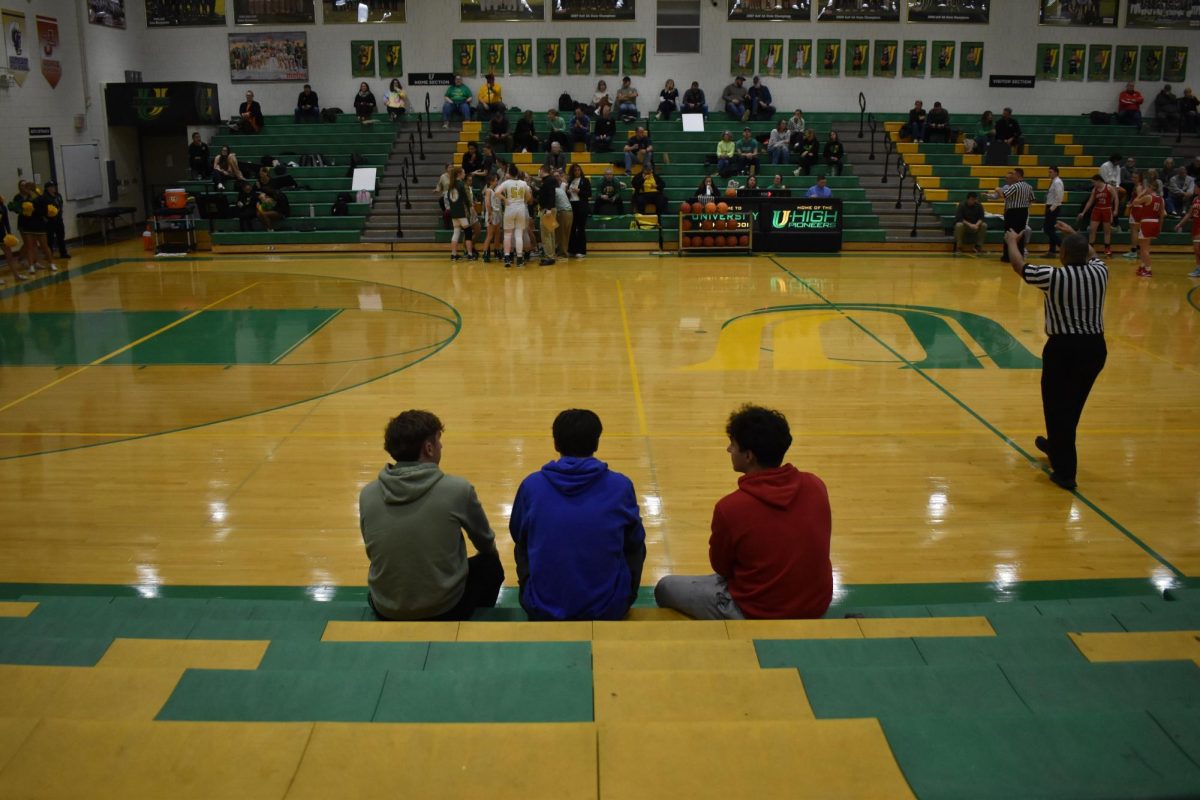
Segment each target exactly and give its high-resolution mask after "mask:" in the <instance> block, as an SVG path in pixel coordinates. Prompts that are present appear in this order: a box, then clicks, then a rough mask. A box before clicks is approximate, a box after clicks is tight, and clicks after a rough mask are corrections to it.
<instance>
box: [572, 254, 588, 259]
mask: <svg viewBox="0 0 1200 800" xmlns="http://www.w3.org/2000/svg"><path fill="white" fill-rule="evenodd" d="M575 257H576V258H587V253H576V254H575Z"/></svg>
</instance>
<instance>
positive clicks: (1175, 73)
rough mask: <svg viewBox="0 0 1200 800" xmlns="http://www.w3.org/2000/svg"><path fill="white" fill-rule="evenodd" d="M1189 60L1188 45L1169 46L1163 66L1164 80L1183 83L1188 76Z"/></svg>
mask: <svg viewBox="0 0 1200 800" xmlns="http://www.w3.org/2000/svg"><path fill="white" fill-rule="evenodd" d="M1187 60H1188V49H1187V48H1186V47H1168V48H1167V54H1166V64H1165V65H1164V66H1163V80H1164V81H1171V82H1172V83H1182V82H1183V81H1184V79H1185V78H1187Z"/></svg>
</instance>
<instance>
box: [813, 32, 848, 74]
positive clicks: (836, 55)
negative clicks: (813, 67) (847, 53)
mask: <svg viewBox="0 0 1200 800" xmlns="http://www.w3.org/2000/svg"><path fill="white" fill-rule="evenodd" d="M841 74H842V40H841V39H818V40H817V76H818V77H821V78H838V77H841Z"/></svg>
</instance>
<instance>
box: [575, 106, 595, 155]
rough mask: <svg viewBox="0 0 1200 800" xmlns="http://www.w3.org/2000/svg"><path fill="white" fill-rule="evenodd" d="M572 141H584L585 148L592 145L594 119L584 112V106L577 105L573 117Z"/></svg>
mask: <svg viewBox="0 0 1200 800" xmlns="http://www.w3.org/2000/svg"><path fill="white" fill-rule="evenodd" d="M571 141H572V143H579V142H582V143H583V148H584V149H585V150H587V149H589V148H590V147H591V146H592V121H591V120H590V119H588V116H587V114H585V113H583V106H575V116H574V117H572V118H571Z"/></svg>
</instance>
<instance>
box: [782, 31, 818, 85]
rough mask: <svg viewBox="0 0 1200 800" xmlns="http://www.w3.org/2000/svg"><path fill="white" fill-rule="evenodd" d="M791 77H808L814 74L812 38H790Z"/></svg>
mask: <svg viewBox="0 0 1200 800" xmlns="http://www.w3.org/2000/svg"><path fill="white" fill-rule="evenodd" d="M787 74H788V77H789V78H807V77H808V76H810V75H812V39H788V68H787Z"/></svg>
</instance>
